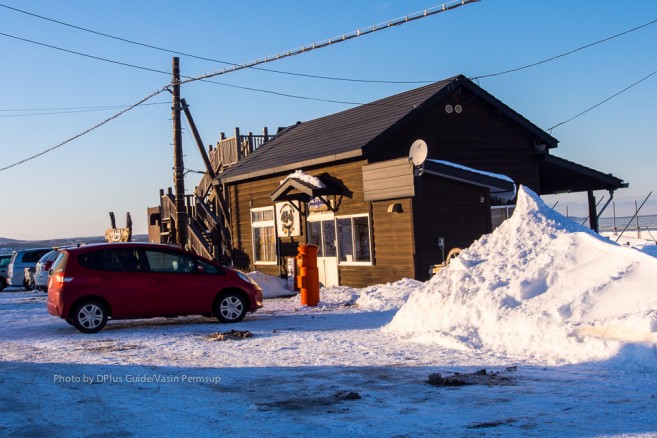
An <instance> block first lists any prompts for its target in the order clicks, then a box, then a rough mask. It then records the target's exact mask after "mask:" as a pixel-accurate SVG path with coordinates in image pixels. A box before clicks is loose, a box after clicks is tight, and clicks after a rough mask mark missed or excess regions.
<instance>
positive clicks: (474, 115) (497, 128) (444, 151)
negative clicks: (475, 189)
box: [370, 97, 539, 190]
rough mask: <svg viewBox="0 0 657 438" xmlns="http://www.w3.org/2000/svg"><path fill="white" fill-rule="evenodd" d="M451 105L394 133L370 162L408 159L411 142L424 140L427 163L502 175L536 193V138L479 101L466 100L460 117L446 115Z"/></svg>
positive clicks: (433, 109) (445, 101)
mask: <svg viewBox="0 0 657 438" xmlns="http://www.w3.org/2000/svg"><path fill="white" fill-rule="evenodd" d="M447 104H452V105H454V102H453V101H451V100H450V98H445V99H443V101H442V102H440V103H438V104H436V105H434V106H432V107H431V108H429V109H428V110H427V111H426V112H425V113H423V114H422V115H420V116H419V117H417V118H416V119H414V120H413V121H411V122H410V123H409V124H408V125H406V126H404V127H402V128H401V129H399V130H398V131H396V132H395V133H394V134H393V135H391V136H390V137H389V138H387V139H386V140H385V142H384V143H383V144H382V145H381V147H379V148H377V149H376V150H374V151H373V152H372V154H371V156H370V161H381V160H390V159H393V158H398V157H400V156H406V155H407V154H408V151H409V148H410V146H411V144H412V143H413V141H415V140H417V139H419V138H421V139H423V140H424V141H426V142H427V145H428V150H429V153H428V158H429V159H431V158H433V159H439V160H446V161H451V162H454V163H457V164H461V165H465V166H469V167H473V168H475V169H478V170H484V171H488V172H494V173H501V174H503V175H506V176H509V177H510V178H512V179H513V180H514V182H515V183H516V184H523V185H525V186H527V187H529V188H530V189H532V190H538V188H539V187H538V184H539V182H538V168H537V165H536V162H535V157H534V142H535V141H536V138H535V137H534V136H533V135H532V134H531V133H530V132H529V131H527V130H526V129H524V128H523V127H522V126H521V125H519V124H517V123H516V122H515V121H514V120H512V119H511V118H510V117H508V116H507V115H505V114H503V113H502V112H501V111H500V110H499V109H497V108H495V107H493V106H492V105H490V104H488V103H487V102H484V101H483V100H482V99H479V98H477V97H474V98H473V100H471V101H469V102H468V99H467V97H464V98H463V102H462V106H463V111H462V112H461V113H460V114H457V113H456V112H452V113H451V114H448V113H447V112H446V111H445V106H446V105H447Z"/></svg>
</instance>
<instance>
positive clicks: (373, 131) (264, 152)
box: [218, 75, 557, 183]
mask: <svg viewBox="0 0 657 438" xmlns="http://www.w3.org/2000/svg"><path fill="white" fill-rule="evenodd" d="M456 82H458V84H459V85H461V86H465V87H467V88H469V89H471V90H472V91H474V92H475V93H477V95H478V96H479V97H481V98H483V99H484V100H486V101H487V102H489V103H490V104H492V105H494V106H496V107H498V108H500V109H501V110H502V111H503V112H504V113H505V114H507V115H508V116H510V117H511V118H513V119H514V120H515V121H516V122H518V123H520V124H521V125H523V126H524V127H525V128H526V129H529V130H530V131H532V132H534V133H535V135H537V136H538V137H539V138H541V139H542V140H543V141H545V143H546V144H547V145H548V147H555V146H556V144H557V140H556V139H554V138H553V137H552V136H550V135H549V134H547V133H546V132H545V131H543V130H541V129H540V128H538V127H537V126H536V125H534V124H532V123H531V122H530V121H529V120H527V119H525V118H524V117H523V116H521V115H520V114H518V113H516V112H515V111H513V110H512V109H511V108H509V107H508V106H507V105H505V104H504V103H502V102H501V101H499V100H498V99H496V98H495V97H493V96H492V95H490V94H489V93H488V92H486V91H485V90H483V89H482V88H480V87H479V86H478V85H476V84H474V83H473V82H472V81H470V80H469V79H467V78H466V77H464V76H462V75H459V76H455V77H452V78H449V79H445V80H443V81H439V82H435V83H433V84H430V85H426V86H424V87H420V88H416V89H413V90H410V91H406V92H404V93H400V94H396V95H394V96H389V97H386V98H384V99H380V100H377V101H375V102H372V103H368V104H365V105H361V106H358V107H355V108H351V109H348V110H346V111H342V112H339V113H335V114H331V115H328V116H325V117H321V118H319V119H314V120H310V121H307V122H304V123H298V124H296V125H293V126H290V127H289V128H287V129H285V130H284V131H283V132H281V133H280V134H278V135H277V136H276V137H275V138H274V139H273V140H271V141H269V142H267V143H265V144H264V145H263V146H261V147H260V148H258V149H257V150H256V151H254V152H253V153H252V154H250V155H249V156H247V157H245V158H243V159H241V160H240V161H238V162H237V163H236V164H235V165H234V166H233V167H231V168H229V169H227V170H225V171H224V172H223V173H222V174H221V175H219V177H218V178H219V179H221V181H222V182H223V183H229V182H235V181H240V180H246V179H251V178H257V177H260V176H265V175H271V174H275V173H280V172H286V171H290V170H295V169H299V168H305V167H308V166H313V165H317V164H323V163H329V162H334V161H337V160H342V159H348V158H354V157H359V156H364V155H366V154H367V151H368V150H371V149H372V148H375V147H376V146H377V145H379V144H380V143H381V142H382V141H383V140H385V139H386V138H387V137H388V136H389V135H390V134H391V133H392V132H394V131H395V130H396V129H397V128H399V127H400V126H402V125H404V124H405V123H406V122H407V121H409V120H412V119H413V118H414V117H415V116H417V115H419V114H421V113H422V112H424V111H425V110H426V109H428V108H429V107H431V105H432V104H433V103H434V102H436V101H437V100H438V99H440V98H442V97H443V95H444V94H446V93H448V92H449V88H450V85H451V84H453V83H456Z"/></svg>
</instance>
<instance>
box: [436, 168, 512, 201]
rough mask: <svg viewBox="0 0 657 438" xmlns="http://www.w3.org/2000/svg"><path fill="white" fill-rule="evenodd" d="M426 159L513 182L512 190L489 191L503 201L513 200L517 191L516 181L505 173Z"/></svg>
mask: <svg viewBox="0 0 657 438" xmlns="http://www.w3.org/2000/svg"><path fill="white" fill-rule="evenodd" d="M427 161H431V162H433V163H437V164H442V165H444V166H450V167H454V168H456V169H462V170H466V171H468V172H473V173H478V174H480V175H486V176H489V177H491V178H497V179H501V180H503V181H508V182H510V183H511V184H513V190H512V191H509V192H496V193H491V195H492V196H493V197H495V198H498V199H499V200H501V201H504V202H508V201H511V200H513V198H515V197H516V191H517V187H516V183H515V182H514V181H513V179H511V178H510V177H508V176H506V175H502V174H501V173H492V172H486V171H484V170H479V169H474V168H472V167H467V166H463V165H461V164H457V163H452V162H451V161H443V160H434V159H428V160H427Z"/></svg>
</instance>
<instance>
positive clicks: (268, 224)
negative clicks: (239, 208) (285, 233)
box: [249, 205, 278, 266]
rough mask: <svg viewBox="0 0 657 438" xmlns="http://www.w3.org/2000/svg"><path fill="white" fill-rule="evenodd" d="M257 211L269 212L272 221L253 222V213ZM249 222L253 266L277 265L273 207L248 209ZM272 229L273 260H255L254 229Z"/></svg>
mask: <svg viewBox="0 0 657 438" xmlns="http://www.w3.org/2000/svg"><path fill="white" fill-rule="evenodd" d="M258 211H271V213H272V219H271V220H266V221H256V222H254V221H253V212H258ZM249 220H250V222H251V251H252V254H253V264H254V265H269V266H276V265H278V235H277V232H276V209H275V208H274V206H273V205H272V206H268V207H256V208H251V209H249ZM268 227H272V230H273V233H274V234H273V236H274V260H256V254H257V252H256V238H255V233H254V231H255V229H256V228H260V229H262V228H268Z"/></svg>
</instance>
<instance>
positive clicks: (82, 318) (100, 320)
mask: <svg viewBox="0 0 657 438" xmlns="http://www.w3.org/2000/svg"><path fill="white" fill-rule="evenodd" d="M107 317H108V315H107V308H106V307H105V305H103V304H102V303H100V302H98V301H95V300H87V301H82V302H81V303H80V304H78V305H77V306H75V308H74V309H73V313H72V314H71V321H72V322H73V326H74V327H75V328H76V329H78V330H79V331H81V332H82V333H97V332H99V331H100V330H102V329H103V327H105V324H107Z"/></svg>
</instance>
